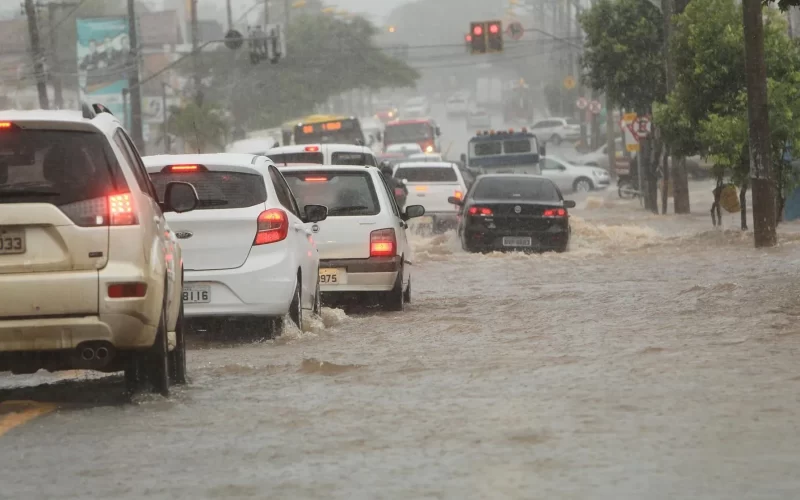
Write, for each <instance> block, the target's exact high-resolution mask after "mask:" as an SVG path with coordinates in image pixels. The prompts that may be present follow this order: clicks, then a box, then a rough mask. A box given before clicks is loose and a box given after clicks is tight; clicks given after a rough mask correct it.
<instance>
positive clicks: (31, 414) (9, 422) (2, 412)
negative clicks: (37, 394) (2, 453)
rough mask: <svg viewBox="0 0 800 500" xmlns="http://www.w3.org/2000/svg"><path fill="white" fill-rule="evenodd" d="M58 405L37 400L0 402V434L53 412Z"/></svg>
mask: <svg viewBox="0 0 800 500" xmlns="http://www.w3.org/2000/svg"><path fill="white" fill-rule="evenodd" d="M57 407H58V406H57V405H55V404H53V403H39V402H36V401H4V402H2V403H0V436H3V435H4V434H6V433H7V432H8V431H10V430H11V429H14V428H16V427H19V426H21V425H24V424H26V423H27V422H30V421H31V420H33V419H34V418H36V417H39V416H42V415H45V414H47V413H50V412H52V411H53V410H55V409H56V408H57Z"/></svg>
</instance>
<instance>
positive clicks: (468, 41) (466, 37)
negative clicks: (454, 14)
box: [464, 35, 472, 43]
mask: <svg viewBox="0 0 800 500" xmlns="http://www.w3.org/2000/svg"><path fill="white" fill-rule="evenodd" d="M464 40H466V41H467V43H472V35H467V36H465V37H464Z"/></svg>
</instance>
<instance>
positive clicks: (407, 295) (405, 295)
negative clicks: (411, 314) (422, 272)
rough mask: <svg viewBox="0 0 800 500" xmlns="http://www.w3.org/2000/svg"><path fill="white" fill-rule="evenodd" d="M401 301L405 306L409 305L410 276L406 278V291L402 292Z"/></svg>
mask: <svg viewBox="0 0 800 500" xmlns="http://www.w3.org/2000/svg"><path fill="white" fill-rule="evenodd" d="M403 300H404V301H405V302H406V304H410V303H411V276H409V277H408V286H407V287H406V291H405V292H403Z"/></svg>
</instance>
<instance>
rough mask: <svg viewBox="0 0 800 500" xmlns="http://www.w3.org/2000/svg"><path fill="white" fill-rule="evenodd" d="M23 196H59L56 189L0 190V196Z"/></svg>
mask: <svg viewBox="0 0 800 500" xmlns="http://www.w3.org/2000/svg"><path fill="white" fill-rule="evenodd" d="M23 196H61V193H59V192H58V191H43V190H40V191H35V190H24V191H23V190H20V191H3V190H0V198H18V197H23Z"/></svg>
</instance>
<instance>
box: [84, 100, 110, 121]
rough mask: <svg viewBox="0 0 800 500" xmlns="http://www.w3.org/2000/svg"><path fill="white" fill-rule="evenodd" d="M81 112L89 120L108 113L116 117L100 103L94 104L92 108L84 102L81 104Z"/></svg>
mask: <svg viewBox="0 0 800 500" xmlns="http://www.w3.org/2000/svg"><path fill="white" fill-rule="evenodd" d="M81 111H82V112H83V117H84V118H87V119H89V120H91V119H92V118H94V117H96V116H97V115H99V114H100V113H108V114H109V115H111V116H114V113H112V112H111V111H110V110H109V109H108V108H107V107H105V106H103V105H102V104H100V103H94V104H92V105H91V106H90V105H89V104H88V103H86V102H83V103H81Z"/></svg>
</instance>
